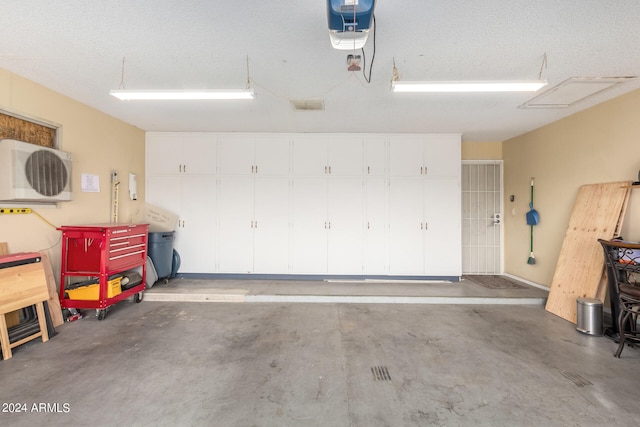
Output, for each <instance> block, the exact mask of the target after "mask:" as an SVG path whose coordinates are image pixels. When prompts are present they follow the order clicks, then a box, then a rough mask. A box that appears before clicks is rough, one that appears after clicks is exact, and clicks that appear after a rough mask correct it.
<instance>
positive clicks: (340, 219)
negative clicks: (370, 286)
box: [327, 178, 364, 274]
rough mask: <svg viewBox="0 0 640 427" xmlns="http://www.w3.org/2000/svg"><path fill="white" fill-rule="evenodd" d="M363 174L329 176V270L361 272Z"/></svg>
mask: <svg viewBox="0 0 640 427" xmlns="http://www.w3.org/2000/svg"><path fill="white" fill-rule="evenodd" d="M363 216H364V194H363V182H362V178H330V179H329V180H328V220H329V233H328V248H327V251H328V255H327V256H328V259H327V261H328V264H327V265H328V266H327V270H328V273H329V274H362V272H363V268H364V261H363V258H364V255H363V249H364V221H363Z"/></svg>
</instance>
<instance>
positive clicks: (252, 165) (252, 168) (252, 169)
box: [251, 165, 253, 173]
mask: <svg viewBox="0 0 640 427" xmlns="http://www.w3.org/2000/svg"><path fill="white" fill-rule="evenodd" d="M251 173H253V165H251Z"/></svg>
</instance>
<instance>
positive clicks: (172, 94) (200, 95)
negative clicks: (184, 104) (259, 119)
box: [109, 89, 254, 101]
mask: <svg viewBox="0 0 640 427" xmlns="http://www.w3.org/2000/svg"><path fill="white" fill-rule="evenodd" d="M109 94H110V95H112V96H115V97H116V98H118V99H121V100H123V101H133V100H145V99H146V100H198V99H253V96H254V94H253V89H232V90H112V91H110V92H109Z"/></svg>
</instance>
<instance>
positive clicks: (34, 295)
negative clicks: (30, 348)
mask: <svg viewBox="0 0 640 427" xmlns="http://www.w3.org/2000/svg"><path fill="white" fill-rule="evenodd" d="M47 299H49V291H48V288H47V281H46V276H45V273H44V269H43V266H42V263H41V262H35V263H30V264H23V265H18V266H15V267H7V268H0V344H2V357H3V359H4V360H7V359H9V358H11V355H12V354H11V349H12V348H14V347H17V346H19V345H21V344H24V343H26V342H28V341H31V340H33V339H36V338H39V337H42V342H46V341H48V340H49V333H48V331H47V322H46V318H45V314H44V305H43V302H44V301H46V300H47ZM32 305H35V306H36V313H37V315H38V325H39V326H40V331H38V332H36V333H34V334H32V335H30V336H28V337H26V338H23V339H21V340H20V341H16V342H14V343H11V342H9V331H8V328H7V322H6V319H5V314H7V313H10V312H12V311H15V310H20V309H22V308H25V307H29V306H32Z"/></svg>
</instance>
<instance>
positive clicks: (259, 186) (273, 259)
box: [253, 177, 290, 274]
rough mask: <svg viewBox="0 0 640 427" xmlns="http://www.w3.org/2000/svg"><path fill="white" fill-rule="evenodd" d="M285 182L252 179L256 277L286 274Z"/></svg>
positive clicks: (287, 263)
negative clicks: (257, 274)
mask: <svg viewBox="0 0 640 427" xmlns="http://www.w3.org/2000/svg"><path fill="white" fill-rule="evenodd" d="M289 188H290V186H289V179H288V178H286V177H267V178H262V177H256V179H255V206H254V211H255V217H254V218H255V229H254V233H255V234H254V242H255V248H254V259H253V269H254V272H256V273H272V274H277V273H279V274H284V273H288V272H289V224H290V218H289V215H290V209H289V207H290V202H289Z"/></svg>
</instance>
